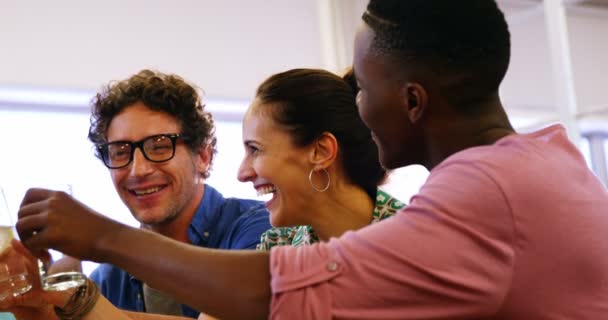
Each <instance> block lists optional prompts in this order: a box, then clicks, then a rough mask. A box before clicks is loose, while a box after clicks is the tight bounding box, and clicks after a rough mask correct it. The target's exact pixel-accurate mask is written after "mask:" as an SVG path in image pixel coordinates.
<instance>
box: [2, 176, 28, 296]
mask: <svg viewBox="0 0 608 320" xmlns="http://www.w3.org/2000/svg"><path fill="white" fill-rule="evenodd" d="M14 227H15V225H14V220H13V217H12V215H11V211H10V210H9V207H8V203H7V200H6V196H5V193H4V190H3V189H2V188H0V301H2V300H4V299H6V298H8V297H9V296H13V297H17V296H19V295H21V294H24V293H26V292H28V291H30V289H31V288H32V281H31V279H30V275H29V273H28V272H27V268H26V265H25V257H23V256H22V255H21V254H19V253H18V252H16V251H15V250H14V249H13V248H12V247H11V240H13V238H14V237H15V234H17V233H16V232H15V231H14Z"/></svg>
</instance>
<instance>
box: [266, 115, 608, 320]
mask: <svg viewBox="0 0 608 320" xmlns="http://www.w3.org/2000/svg"><path fill="white" fill-rule="evenodd" d="M271 274H272V292H273V298H272V303H271V318H272V319H288V320H296V319H332V318H335V319H514V320H515V319H517V320H543V319H576V320H583V319H594V320H601V319H608V193H607V191H606V189H605V188H604V187H603V186H602V185H601V183H600V182H599V181H598V180H597V179H596V178H595V176H594V175H593V174H592V173H591V172H590V171H589V170H588V169H587V166H586V164H585V161H584V159H583V157H582V155H581V154H580V152H579V151H578V150H577V149H576V148H575V147H574V146H573V145H572V144H571V143H570V142H569V141H568V139H567V137H566V134H565V130H564V128H563V127H562V126H560V125H555V126H552V127H549V128H546V129H544V130H541V131H538V132H535V133H532V134H526V135H511V136H507V137H505V138H503V139H501V140H499V141H498V142H496V143H495V144H494V145H491V146H481V147H475V148H470V149H467V150H464V151H462V152H459V153H457V154H454V155H452V156H451V157H449V158H448V159H446V160H445V161H443V162H442V163H441V164H440V165H438V166H437V167H436V168H434V169H433V170H432V172H431V174H430V176H429V178H428V180H427V182H426V183H425V185H424V186H423V187H422V188H421V190H420V193H419V194H418V195H416V196H414V197H413V198H412V200H411V204H410V205H409V206H408V207H406V208H405V209H404V210H403V211H402V212H400V213H399V214H397V215H396V216H395V217H393V218H391V219H388V220H386V221H383V222H380V223H377V224H375V225H370V226H369V227H366V228H363V229H361V230H359V231H355V232H348V233H346V234H345V235H343V236H342V237H341V238H339V239H332V240H331V241H330V242H329V243H323V244H317V245H313V246H308V247H300V248H292V247H277V248H273V250H272V251H271Z"/></svg>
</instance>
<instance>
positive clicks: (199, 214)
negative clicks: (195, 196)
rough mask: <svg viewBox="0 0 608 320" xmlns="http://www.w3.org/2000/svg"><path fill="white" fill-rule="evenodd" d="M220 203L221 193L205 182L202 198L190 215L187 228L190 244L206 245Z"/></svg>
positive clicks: (222, 200) (222, 198)
mask: <svg viewBox="0 0 608 320" xmlns="http://www.w3.org/2000/svg"><path fill="white" fill-rule="evenodd" d="M222 203H224V197H223V196H222V194H221V193H219V192H218V191H217V190H215V189H214V188H213V187H211V186H209V185H207V184H205V193H204V195H203V200H202V201H201V203H200V204H199V206H198V208H197V209H196V213H195V214H194V216H193V217H192V221H191V222H190V227H189V228H188V239H189V240H190V242H191V243H192V244H194V245H197V246H206V245H207V241H208V240H209V237H210V236H211V231H212V230H214V226H215V224H217V218H218V216H219V214H218V213H219V211H220V210H218V209H219V208H220V207H221V205H222Z"/></svg>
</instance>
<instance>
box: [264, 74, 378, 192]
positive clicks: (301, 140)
mask: <svg viewBox="0 0 608 320" xmlns="http://www.w3.org/2000/svg"><path fill="white" fill-rule="evenodd" d="M352 76H353V75H352V73H349V74H347V75H346V76H345V77H346V80H345V79H343V78H341V77H339V76H337V75H335V74H333V73H331V72H328V71H325V70H318V69H293V70H289V71H285V72H282V73H278V74H275V75H273V76H271V77H270V78H268V79H266V81H264V82H263V83H262V84H261V85H260V86H259V88H258V90H257V93H256V99H259V101H260V102H262V103H264V108H268V109H266V110H263V111H264V112H268V114H270V116H271V117H272V119H273V120H274V121H275V122H276V123H278V124H279V125H281V126H283V127H285V128H287V130H288V132H289V133H290V134H291V138H292V141H293V142H294V144H295V145H297V146H306V145H309V144H311V143H313V142H314V141H315V140H316V139H318V138H319V137H320V136H321V135H322V134H323V133H325V132H329V133H331V134H333V135H334V136H335V137H336V140H337V141H338V147H339V150H340V155H339V158H338V159H339V161H341V163H342V165H343V167H344V170H345V172H346V176H347V177H348V178H349V179H350V182H351V183H353V184H356V185H358V186H360V187H361V188H362V189H363V190H365V191H366V193H367V194H368V195H369V196H370V198H371V199H372V201H373V202H375V201H376V194H377V192H378V185H380V184H382V183H383V182H384V181H385V179H386V176H387V171H386V169H384V168H383V167H382V165H381V164H380V160H379V156H378V146H377V145H376V143H375V142H374V140H373V139H372V135H371V131H370V130H369V129H368V128H367V127H366V126H365V124H364V123H363V120H361V117H360V116H359V112H358V110H357V105H356V103H355V92H356V91H355V88H353V87H352ZM347 81H348V82H347ZM258 111H262V110H258Z"/></svg>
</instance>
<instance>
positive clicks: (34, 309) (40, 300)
mask: <svg viewBox="0 0 608 320" xmlns="http://www.w3.org/2000/svg"><path fill="white" fill-rule="evenodd" d="M7 250H12V251H15V252H16V254H20V255H21V256H23V257H24V260H25V266H26V269H27V272H28V274H30V275H31V276H32V278H35V279H38V277H39V276H38V263H37V260H36V258H35V257H34V256H32V255H31V253H30V252H29V251H28V250H27V249H26V248H25V247H24V246H23V245H22V244H21V242H19V241H18V240H13V241H12V243H11V246H10V247H9V248H8V249H7ZM3 257H5V255H2V256H0V259H2V258H3ZM72 293H73V292H72V291H70V290H66V291H52V292H51V291H44V290H42V288H41V284H40V282H39V281H33V283H32V289H31V290H30V291H28V292H27V293H24V294H22V295H19V296H17V297H13V296H12V295H11V296H9V297H7V298H6V299H4V300H2V301H0V310H1V311H8V312H12V313H13V314H14V315H15V317H16V318H17V319H19V320H30V319H31V320H34V319H35V320H39V319H57V317H56V315H55V311H54V309H53V308H54V306H60V307H61V306H64V305H65V304H66V303H67V301H68V300H69V298H70V296H71V295H72Z"/></svg>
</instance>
